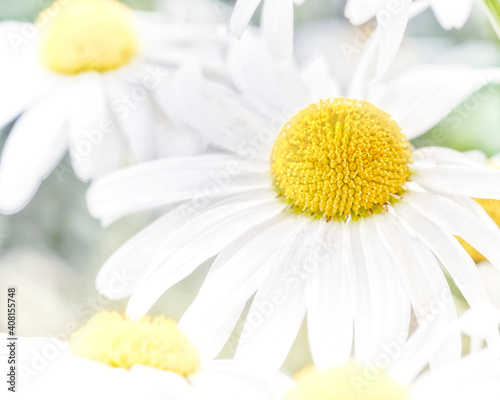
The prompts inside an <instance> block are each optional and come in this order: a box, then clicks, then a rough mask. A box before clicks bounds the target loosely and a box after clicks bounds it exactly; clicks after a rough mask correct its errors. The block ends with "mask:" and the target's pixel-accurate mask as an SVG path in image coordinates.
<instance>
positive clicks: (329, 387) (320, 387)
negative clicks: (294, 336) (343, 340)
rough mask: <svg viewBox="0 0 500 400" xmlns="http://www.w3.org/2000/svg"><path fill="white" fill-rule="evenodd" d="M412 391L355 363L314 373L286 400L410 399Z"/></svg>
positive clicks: (306, 377) (382, 373)
mask: <svg viewBox="0 0 500 400" xmlns="http://www.w3.org/2000/svg"><path fill="white" fill-rule="evenodd" d="M409 399H410V396H409V393H408V389H407V388H405V387H403V386H401V385H399V384H398V383H396V382H395V381H393V380H392V379H391V378H390V377H388V376H387V374H386V373H385V372H383V371H378V370H373V369H368V368H365V367H361V366H358V365H355V364H349V365H346V366H342V367H336V368H333V369H330V370H325V371H320V372H317V371H316V372H311V373H309V374H307V375H306V376H304V377H303V378H301V379H300V380H299V381H298V384H297V386H296V387H295V388H294V389H293V390H292V391H290V392H289V393H288V395H287V396H286V397H285V400H409Z"/></svg>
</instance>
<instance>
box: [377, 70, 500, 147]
mask: <svg viewBox="0 0 500 400" xmlns="http://www.w3.org/2000/svg"><path fill="white" fill-rule="evenodd" d="M499 80H500V70H498V69H493V68H490V69H485V68H483V69H479V68H470V67H466V66H449V65H424V66H420V67H416V68H413V69H411V70H408V71H406V72H404V73H402V74H400V75H399V76H397V77H396V78H395V79H392V80H391V81H390V82H388V83H387V85H386V86H382V85H379V86H378V87H374V89H373V91H372V93H371V94H370V96H368V99H367V100H368V101H370V102H373V104H374V105H376V106H377V107H379V108H381V109H382V110H384V111H385V112H387V113H389V114H390V115H391V116H392V117H393V119H394V120H395V121H396V122H397V123H398V124H399V126H400V127H401V129H402V132H403V133H404V134H405V135H406V136H407V137H408V138H409V139H413V138H415V137H417V136H419V135H421V134H423V133H425V132H426V131H427V130H429V129H430V128H432V127H433V126H434V125H436V124H437V123H438V122H440V121H441V120H442V119H443V118H444V117H446V116H447V115H448V114H449V113H450V112H451V111H452V110H453V108H455V107H456V106H458V105H459V104H460V103H461V102H462V101H464V100H465V99H467V98H468V97H469V96H470V95H472V94H473V93H474V92H476V91H477V90H479V89H481V88H482V87H483V86H485V85H487V84H488V83H491V82H498V81H499ZM458 82H460V84H457V83H458ZM476 95H477V96H478V97H479V98H481V97H484V96H488V93H483V92H482V91H479V92H478V93H477V94H476Z"/></svg>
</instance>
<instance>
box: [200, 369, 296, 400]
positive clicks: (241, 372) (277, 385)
mask: <svg viewBox="0 0 500 400" xmlns="http://www.w3.org/2000/svg"><path fill="white" fill-rule="evenodd" d="M204 369H205V371H210V372H217V373H220V374H225V375H226V377H228V378H232V379H235V380H237V381H239V382H240V384H242V385H244V386H249V385H251V387H252V388H253V390H257V391H258V396H263V397H262V398H263V399H264V398H266V399H274V398H276V397H277V395H278V396H279V395H282V394H283V393H285V392H286V391H288V390H289V389H291V388H293V387H294V382H293V381H292V380H291V379H290V378H288V377H286V376H285V375H283V374H280V373H275V374H269V373H268V371H264V370H262V369H260V368H258V369H254V368H250V366H248V365H241V364H237V363H235V362H234V361H233V360H214V361H211V362H209V363H206V364H205V365H204ZM270 378H271V379H270ZM242 392H245V390H240V391H239V393H238V394H239V395H245V394H244V393H242ZM245 396H246V395H245ZM245 398H248V396H246V397H245ZM255 398H260V397H253V399H255Z"/></svg>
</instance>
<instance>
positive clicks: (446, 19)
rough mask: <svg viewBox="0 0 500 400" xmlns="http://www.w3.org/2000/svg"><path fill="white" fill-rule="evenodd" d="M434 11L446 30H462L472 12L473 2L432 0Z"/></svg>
mask: <svg viewBox="0 0 500 400" xmlns="http://www.w3.org/2000/svg"><path fill="white" fill-rule="evenodd" d="M430 3H431V8H432V11H433V12H434V15H435V16H436V18H437V19H438V21H439V23H440V24H441V26H442V27H443V28H444V29H447V30H449V29H452V28H455V29H460V28H462V27H463V26H464V24H465V22H466V21H467V19H468V18H469V15H470V13H471V10H472V3H473V2H472V0H430Z"/></svg>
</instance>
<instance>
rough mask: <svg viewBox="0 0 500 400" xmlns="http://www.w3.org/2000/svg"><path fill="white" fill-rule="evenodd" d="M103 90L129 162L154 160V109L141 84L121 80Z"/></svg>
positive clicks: (109, 83) (107, 85)
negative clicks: (124, 142)
mask: <svg viewBox="0 0 500 400" xmlns="http://www.w3.org/2000/svg"><path fill="white" fill-rule="evenodd" d="M105 89H106V93H107V98H108V101H109V104H110V105H111V111H112V114H113V123H114V124H116V125H117V127H118V128H119V129H120V130H121V132H123V134H124V135H125V138H126V140H127V143H128V146H127V147H128V149H129V151H130V155H131V161H133V162H144V161H149V160H151V159H153V158H154V156H155V154H156V146H155V145H156V142H155V134H154V133H155V132H154V126H153V123H154V121H155V120H156V119H158V118H156V119H155V115H154V113H155V111H156V110H155V109H154V105H153V103H152V101H151V99H150V96H149V94H148V93H147V92H146V91H145V89H144V88H143V87H142V86H140V85H132V84H129V83H127V82H120V81H116V82H115V81H111V80H110V81H109V82H106V85H105ZM131 97H132V99H131ZM124 99H127V101H130V104H132V105H133V107H130V106H128V105H127V103H125V102H124ZM135 99H137V101H135Z"/></svg>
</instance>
